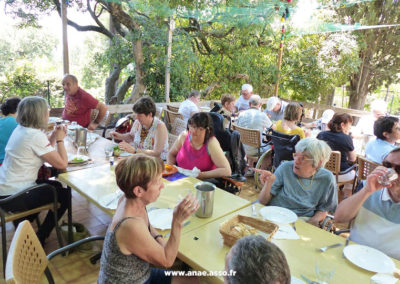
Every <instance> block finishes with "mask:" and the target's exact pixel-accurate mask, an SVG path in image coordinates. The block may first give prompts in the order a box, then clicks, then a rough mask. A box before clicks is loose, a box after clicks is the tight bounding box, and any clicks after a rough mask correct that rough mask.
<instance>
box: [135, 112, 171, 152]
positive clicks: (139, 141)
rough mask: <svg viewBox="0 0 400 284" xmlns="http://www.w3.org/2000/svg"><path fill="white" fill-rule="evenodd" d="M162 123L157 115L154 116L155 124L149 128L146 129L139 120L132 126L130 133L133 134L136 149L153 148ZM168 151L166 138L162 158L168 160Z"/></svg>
mask: <svg viewBox="0 0 400 284" xmlns="http://www.w3.org/2000/svg"><path fill="white" fill-rule="evenodd" d="M160 123H163V122H162V121H161V120H159V119H158V118H157V117H154V119H153V124H152V125H151V127H150V128H149V129H144V128H143V127H142V125H141V124H140V123H139V121H138V120H136V121H135V123H134V124H133V126H132V129H131V132H130V134H131V135H132V136H133V142H132V143H131V145H132V146H133V147H135V148H136V149H142V150H153V149H154V143H155V139H156V132H157V127H158V125H159V124H160ZM167 153H168V139H166V141H165V144H164V148H163V151H162V153H161V159H163V160H166V159H167Z"/></svg>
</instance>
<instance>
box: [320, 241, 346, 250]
mask: <svg viewBox="0 0 400 284" xmlns="http://www.w3.org/2000/svg"><path fill="white" fill-rule="evenodd" d="M341 245H342V244H341V243H337V244H333V245H330V246H326V247H323V248H319V249H318V250H319V251H320V252H325V251H326V250H327V249H330V248H335V247H340V246H341Z"/></svg>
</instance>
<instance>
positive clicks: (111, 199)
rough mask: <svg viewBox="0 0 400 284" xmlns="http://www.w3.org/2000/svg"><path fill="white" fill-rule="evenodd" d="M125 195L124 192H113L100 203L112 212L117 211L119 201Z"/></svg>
mask: <svg viewBox="0 0 400 284" xmlns="http://www.w3.org/2000/svg"><path fill="white" fill-rule="evenodd" d="M122 195H123V192H122V191H118V192H113V193H110V194H107V195H104V196H103V197H102V198H101V199H100V200H99V203H100V205H101V206H103V207H105V208H108V209H111V210H115V209H117V206H118V201H119V199H120V198H121V196H122Z"/></svg>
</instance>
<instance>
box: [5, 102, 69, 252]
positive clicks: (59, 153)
mask: <svg viewBox="0 0 400 284" xmlns="http://www.w3.org/2000/svg"><path fill="white" fill-rule="evenodd" d="M48 119H49V110H48V105H47V102H46V100H45V99H43V98H41V97H25V98H24V99H22V101H21V102H20V103H19V105H18V109H17V122H18V124H19V125H18V126H17V128H15V130H14V132H13V133H12V135H11V137H10V139H9V140H8V143H7V146H6V155H5V158H4V163H3V165H2V166H1V167H0V199H3V198H7V197H8V196H10V195H13V194H15V193H18V192H20V191H22V190H24V189H26V188H28V187H31V186H34V185H36V184H42V183H47V184H50V185H52V186H54V187H55V188H56V190H57V195H58V202H59V203H60V207H59V209H58V211H57V217H58V218H61V217H62V215H63V214H64V212H65V211H66V210H67V208H68V204H69V203H70V199H71V191H70V190H68V189H66V188H63V187H62V185H61V183H59V182H57V181H47V180H37V178H38V171H39V169H40V167H41V166H42V165H43V163H44V162H47V163H49V164H50V165H52V166H53V167H55V168H57V169H65V168H66V167H67V165H68V157H67V152H66V150H65V146H64V138H65V136H66V133H67V130H66V127H65V126H63V125H59V126H57V128H56V129H55V130H54V131H53V132H52V133H51V135H50V136H49V137H47V136H46V134H45V133H44V130H45V129H47V124H48ZM56 145H57V147H55V146H56ZM52 201H53V194H52V190H51V186H48V187H47V186H46V187H45V188H41V189H39V190H32V191H30V192H29V193H27V194H24V195H23V196H20V198H18V199H16V200H14V201H12V202H10V203H8V204H7V205H3V206H2V208H3V209H4V210H8V211H11V212H18V211H22V210H29V209H32V208H36V207H39V206H41V205H44V204H48V203H51V202H52ZM31 217H34V216H30V217H28V218H27V219H29V220H32V219H33V218H31ZM18 221H20V220H18ZM18 221H17V222H14V225H16V224H17V223H18ZM54 222H55V221H54V215H53V212H52V211H49V212H48V214H47V216H46V218H45V220H44V221H43V222H42V224H41V225H40V226H39V228H38V232H37V235H38V238H39V240H40V242H41V243H42V245H43V244H44V242H45V239H46V238H47V237H48V236H49V235H50V233H51V231H52V230H53V228H54V225H55V223H54Z"/></svg>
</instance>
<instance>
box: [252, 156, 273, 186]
mask: <svg viewBox="0 0 400 284" xmlns="http://www.w3.org/2000/svg"><path fill="white" fill-rule="evenodd" d="M273 156H274V150H273V149H268V150H267V151H265V152H264V153H263V154H262V155H261V157H260V159H258V161H257V164H256V169H261V170H267V171H270V172H273ZM254 182H255V184H256V189H260V190H261V188H262V185H261V182H260V174H259V173H258V172H254Z"/></svg>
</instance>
